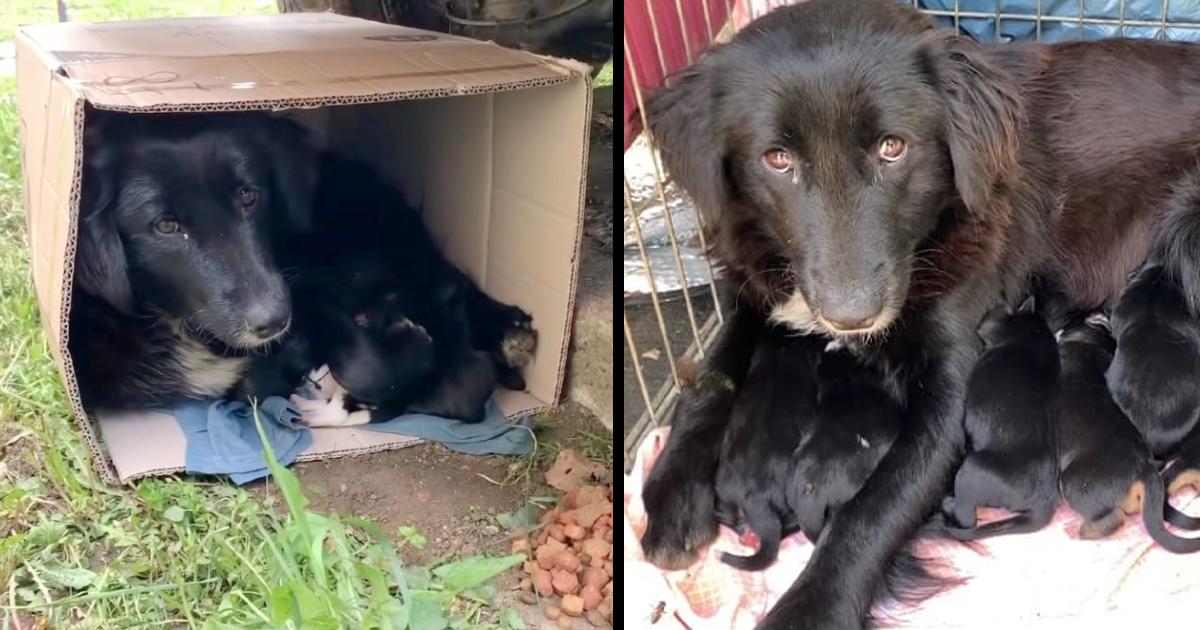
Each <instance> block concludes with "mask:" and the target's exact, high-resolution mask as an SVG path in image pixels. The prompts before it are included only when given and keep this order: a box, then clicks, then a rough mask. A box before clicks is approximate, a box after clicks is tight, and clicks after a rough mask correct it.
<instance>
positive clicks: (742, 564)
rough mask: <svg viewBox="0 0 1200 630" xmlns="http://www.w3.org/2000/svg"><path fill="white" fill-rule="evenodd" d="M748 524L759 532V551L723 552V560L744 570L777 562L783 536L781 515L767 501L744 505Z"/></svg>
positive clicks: (761, 567)
mask: <svg viewBox="0 0 1200 630" xmlns="http://www.w3.org/2000/svg"><path fill="white" fill-rule="evenodd" d="M743 510H744V511H745V514H746V524H747V525H749V526H750V529H752V530H754V533H755V534H758V551H756V552H754V555H752V556H737V555H734V554H731V553H728V552H724V553H722V554H721V562H724V563H725V564H728V565H729V566H731V567H733V568H735V569H741V570H742V571H762V570H763V569H765V568H767V567H769V566H771V563H773V562H775V558H776V556H778V555H779V539H780V538H781V537H782V536H783V524H782V523H781V522H780V520H779V515H777V514H775V512H774V511H773V510H772V509H771V506H770V505H768V504H767V503H766V502H765V501H760V502H758V504H757V505H754V506H752V507H748V508H747V507H745V506H743Z"/></svg>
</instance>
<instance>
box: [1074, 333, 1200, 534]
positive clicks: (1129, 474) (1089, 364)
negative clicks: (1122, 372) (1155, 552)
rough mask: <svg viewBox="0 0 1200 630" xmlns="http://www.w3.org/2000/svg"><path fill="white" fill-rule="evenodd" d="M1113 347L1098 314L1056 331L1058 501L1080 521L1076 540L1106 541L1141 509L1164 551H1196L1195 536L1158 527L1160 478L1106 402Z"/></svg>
mask: <svg viewBox="0 0 1200 630" xmlns="http://www.w3.org/2000/svg"><path fill="white" fill-rule="evenodd" d="M1115 348H1116V342H1115V341H1114V340H1113V338H1112V336H1111V335H1110V334H1109V330H1108V322H1107V320H1106V319H1105V318H1104V316H1103V315H1092V316H1090V317H1089V318H1088V319H1087V320H1085V321H1084V322H1082V323H1077V324H1073V325H1071V326H1069V327H1068V328H1066V329H1064V330H1063V331H1062V333H1061V336H1060V339H1059V354H1060V359H1061V361H1062V378H1061V382H1060V390H1059V397H1058V400H1057V401H1056V404H1055V413H1056V414H1057V425H1056V426H1057V437H1058V463H1059V471H1060V472H1059V478H1060V485H1061V487H1062V494H1063V498H1064V499H1066V501H1067V504H1068V505H1070V506H1071V509H1073V510H1075V512H1076V513H1078V514H1079V515H1080V516H1082V517H1083V518H1084V521H1085V522H1084V524H1083V525H1082V526H1081V527H1080V528H1079V536H1080V538H1085V539H1094V538H1101V537H1104V536H1108V535H1110V534H1112V533H1113V532H1114V531H1116V530H1117V529H1118V528H1120V527H1121V525H1123V524H1124V523H1125V516H1126V515H1127V514H1135V513H1137V512H1138V511H1141V512H1142V521H1143V522H1144V523H1145V524H1146V531H1148V532H1149V533H1150V537H1151V538H1153V539H1154V540H1155V541H1156V542H1158V543H1159V544H1160V545H1162V546H1163V547H1164V548H1166V549H1167V550H1169V551H1172V552H1175V553H1192V552H1195V551H1200V538H1197V539H1187V538H1179V537H1177V536H1174V535H1172V534H1171V533H1170V532H1168V531H1167V530H1166V527H1165V526H1164V524H1163V506H1164V505H1165V504H1166V493H1165V490H1164V488H1163V480H1162V478H1160V477H1159V475H1158V468H1157V467H1156V466H1155V464H1154V461H1153V459H1152V457H1151V455H1150V449H1149V448H1148V447H1147V446H1146V443H1145V441H1144V440H1142V436H1141V435H1139V434H1138V431H1137V428H1136V427H1134V426H1133V424H1131V423H1130V422H1129V418H1127V417H1125V414H1124V413H1122V412H1121V409H1120V407H1118V406H1117V404H1116V403H1115V402H1114V401H1113V399H1112V395H1111V394H1110V393H1109V391H1108V384H1107V383H1106V382H1105V379H1104V373H1105V371H1106V370H1107V369H1108V366H1109V364H1110V363H1111V362H1112V358H1113V352H1114V350H1115Z"/></svg>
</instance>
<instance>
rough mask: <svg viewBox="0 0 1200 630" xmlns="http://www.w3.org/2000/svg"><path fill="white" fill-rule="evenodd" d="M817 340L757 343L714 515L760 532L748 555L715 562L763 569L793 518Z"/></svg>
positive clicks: (729, 437) (811, 406) (725, 452)
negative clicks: (795, 467)
mask: <svg viewBox="0 0 1200 630" xmlns="http://www.w3.org/2000/svg"><path fill="white" fill-rule="evenodd" d="M822 345H823V342H822V341H821V340H820V339H817V338H812V337H787V336H785V335H782V334H778V335H771V336H768V337H766V338H765V339H763V341H762V342H761V343H759V345H758V348H757V349H756V350H755V351H754V358H753V359H752V360H751V362H750V369H749V372H748V373H747V376H746V382H745V384H744V385H743V386H742V388H741V390H740V391H739V392H738V395H737V402H736V403H735V404H734V406H733V413H732V414H731V417H730V422H729V427H728V429H726V432H725V439H724V440H723V441H722V445H721V463H720V467H719V468H718V469H717V478H716V488H717V494H716V497H717V517H718V520H720V521H721V522H724V523H730V524H734V525H735V528H736V529H739V530H741V529H742V527H741V525H742V524H743V523H744V524H745V525H746V526H748V527H749V528H750V529H751V530H753V531H754V533H755V534H757V535H758V539H759V548H758V551H757V552H756V553H755V554H754V555H752V556H745V557H743V556H735V555H732V554H729V553H725V554H723V555H722V556H721V560H722V561H724V562H725V563H726V564H729V565H731V566H734V567H737V568H739V569H742V570H744V571H757V570H761V569H765V568H766V567H768V566H770V564H771V563H772V562H774V561H775V557H776V556H777V555H778V554H779V541H780V539H781V538H782V537H783V536H784V528H785V525H787V524H788V523H789V522H790V521H792V519H793V517H792V509H791V502H790V500H789V497H788V494H789V492H788V491H789V483H788V480H789V478H790V476H791V473H792V458H793V455H792V454H793V452H794V451H795V450H796V447H797V445H798V444H799V443H800V441H801V436H802V435H803V434H804V432H805V431H806V430H807V427H808V426H809V425H810V424H811V422H812V416H813V414H814V413H815V409H816V395H817V387H816V382H815V381H814V378H813V376H814V368H815V367H816V360H817V356H818V355H819V353H820V350H821V346H822Z"/></svg>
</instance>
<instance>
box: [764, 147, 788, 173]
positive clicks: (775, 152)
mask: <svg viewBox="0 0 1200 630" xmlns="http://www.w3.org/2000/svg"><path fill="white" fill-rule="evenodd" d="M762 160H763V163H764V164H766V165H767V168H770V169H771V170H773V171H776V172H779V173H786V172H788V171H790V170H792V154H791V153H790V152H788V151H787V150H786V149H771V150H770V151H767V152H766V153H764V154H763V156H762Z"/></svg>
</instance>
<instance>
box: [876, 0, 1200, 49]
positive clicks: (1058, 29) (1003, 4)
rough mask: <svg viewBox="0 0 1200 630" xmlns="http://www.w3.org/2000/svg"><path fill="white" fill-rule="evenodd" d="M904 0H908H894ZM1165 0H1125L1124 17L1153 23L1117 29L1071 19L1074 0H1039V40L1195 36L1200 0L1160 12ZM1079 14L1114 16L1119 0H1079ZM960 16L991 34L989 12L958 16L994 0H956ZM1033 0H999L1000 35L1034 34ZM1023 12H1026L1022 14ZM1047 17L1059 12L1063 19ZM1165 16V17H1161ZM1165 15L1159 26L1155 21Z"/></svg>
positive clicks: (982, 37) (964, 23) (976, 30)
mask: <svg viewBox="0 0 1200 630" xmlns="http://www.w3.org/2000/svg"><path fill="white" fill-rule="evenodd" d="M899 1H900V2H902V3H903V4H910V3H911V0H899ZM1165 1H1166V0H1125V16H1124V17H1125V20H1126V21H1130V20H1133V21H1140V22H1150V23H1153V25H1140V26H1133V25H1128V24H1127V25H1126V26H1125V27H1124V28H1123V29H1122V28H1121V27H1120V25H1119V24H1081V23H1080V22H1072V21H1071V19H1072V18H1076V19H1077V18H1079V5H1080V4H1081V3H1080V2H1079V0H1041V15H1042V16H1043V20H1042V41H1043V42H1064V41H1074V40H1078V39H1100V38H1102V37H1116V36H1118V35H1124V36H1125V37H1141V38H1160V37H1161V38H1163V39H1170V40H1179V41H1200V29H1198V28H1196V27H1195V26H1194V25H1195V24H1196V23H1200V0H1170V2H1169V3H1167V5H1166V9H1167V11H1166V15H1165V16H1164V15H1163V3H1164V2H1165ZM954 4H955V0H917V6H918V7H920V8H922V9H927V10H935V11H947V12H953V11H954ZM1082 4H1083V15H1084V17H1086V18H1104V19H1109V20H1119V19H1120V17H1121V0H1087V1H1086V2H1083V3H1082ZM958 8H959V12H960V19H959V22H958V27H959V30H960V31H962V32H963V33H964V34H966V35H969V36H971V37H972V38H974V39H977V40H979V41H981V42H994V41H996V40H997V33H996V19H995V18H994V17H962V16H961V14H962V13H973V14H976V15H978V14H986V15H988V16H991V15H994V14H995V13H996V0H958ZM1037 9H1038V2H1037V0H1000V13H1001V14H1005V15H1011V16H1014V17H1004V18H1002V19H1001V20H1000V32H999V39H1000V41H1005V42H1010V41H1014V40H1032V39H1034V38H1035V37H1036V36H1037V25H1036V23H1035V20H1034V19H1032V16H1035V15H1036V14H1037ZM1026 16H1028V17H1026ZM1046 16H1049V17H1051V18H1061V19H1062V20H1063V21H1055V20H1053V19H1051V20H1046V19H1044V18H1045V17H1046ZM1164 17H1165V20H1164ZM937 21H938V23H939V24H940V25H941V26H949V27H953V26H954V18H953V17H952V16H938V17H937ZM1164 21H1165V29H1164V28H1160V25H1161V24H1163V23H1164Z"/></svg>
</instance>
